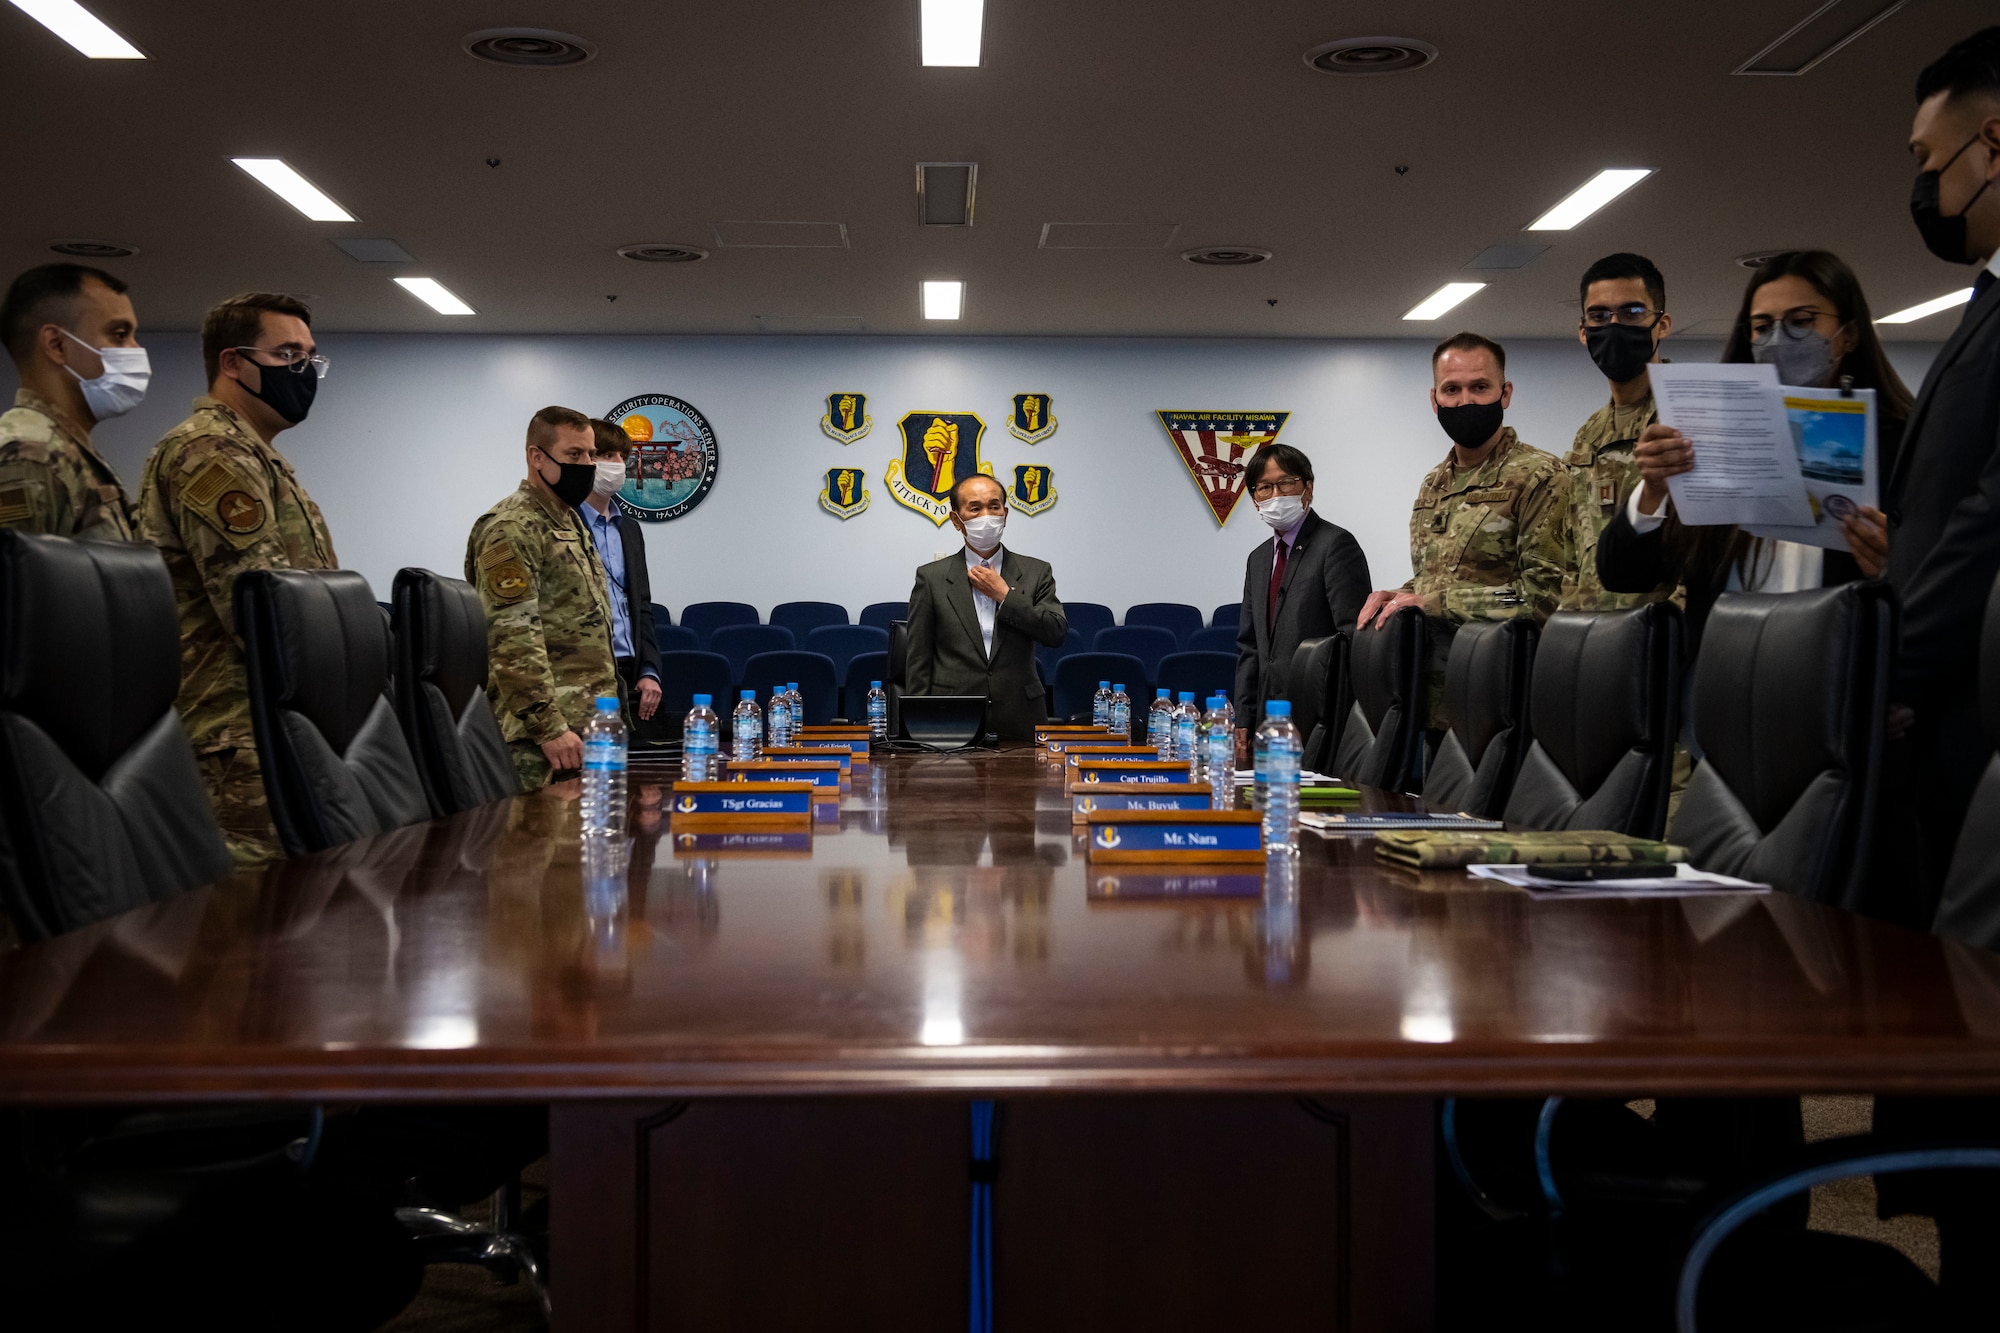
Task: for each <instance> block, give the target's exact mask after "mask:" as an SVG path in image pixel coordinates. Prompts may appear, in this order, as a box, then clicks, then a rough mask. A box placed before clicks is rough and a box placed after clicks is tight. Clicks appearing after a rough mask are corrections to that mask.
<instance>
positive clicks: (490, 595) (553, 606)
mask: <svg viewBox="0 0 2000 1333" xmlns="http://www.w3.org/2000/svg"><path fill="white" fill-rule="evenodd" d="M552 411H553V410H552V409H548V408H544V409H543V412H544V413H549V412H552ZM541 415H542V414H541V413H538V414H537V421H538V422H539V421H540V419H541ZM571 415H575V416H576V417H577V419H578V420H579V421H581V422H583V423H584V424H583V427H582V443H583V448H584V454H583V456H584V457H586V458H587V457H589V448H590V445H591V435H590V432H589V419H588V418H586V417H583V416H582V415H581V414H580V413H576V414H571ZM563 422H564V424H565V425H567V418H564V419H563ZM533 431H534V428H533V427H531V428H530V432H531V433H530V439H531V440H532V439H534V438H535V435H534V433H533ZM550 447H551V448H555V447H556V446H555V445H554V444H553V443H552V444H551V445H550ZM538 449H539V446H531V449H530V453H531V454H532V453H534V452H536V451H538ZM551 461H553V460H551ZM529 466H530V467H536V466H538V464H537V462H536V461H534V460H533V459H532V458H531V460H530V463H529ZM465 577H466V580H467V581H468V582H470V583H472V584H473V585H474V586H476V587H477V588H478V589H479V599H480V601H481V603H482V604H483V605H484V606H485V608H486V659H487V663H488V666H487V678H486V692H487V695H488V696H489V697H490V698H491V699H492V700H493V709H494V712H495V713H497V714H498V715H499V718H500V734H501V735H503V736H505V737H506V738H507V744H508V747H509V748H510V749H511V750H512V751H513V753H514V770H515V772H516V773H517V774H519V776H520V779H521V788H522V790H523V791H534V790H536V789H537V788H539V787H542V786H544V785H546V784H547V782H548V780H549V775H550V772H551V766H550V763H549V759H548V756H547V755H546V754H545V752H544V750H543V747H544V746H545V745H548V744H549V743H550V742H553V741H556V740H558V739H559V738H561V737H562V736H564V735H565V734H567V733H570V732H575V733H576V734H577V735H579V736H581V735H582V733H583V729H584V727H585V725H586V724H587V723H588V722H589V720H590V715H591V712H592V710H593V708H594V707H595V704H596V699H597V696H598V695H600V694H612V695H615V694H617V693H618V668H617V664H616V662H615V661H614V660H613V658H612V655H611V603H610V601H609V600H608V594H607V593H606V592H605V586H604V566H603V564H602V563H601V562H600V561H599V560H598V558H597V546H596V544H595V543H594V542H592V541H591V540H590V535H589V534H588V533H586V532H585V531H584V530H583V526H582V524H580V523H579V522H578V521H577V517H576V510H575V509H574V508H573V507H572V506H570V505H567V504H564V503H563V502H562V501H561V500H559V499H557V498H555V496H554V495H552V494H547V493H545V490H544V488H538V487H537V486H535V485H534V483H533V482H532V481H523V482H522V483H521V485H520V487H519V488H518V489H517V490H515V491H514V493H513V494H511V495H509V496H508V497H507V498H505V499H504V500H502V501H500V503H498V504H496V505H494V506H493V507H492V508H491V509H489V510H487V511H486V512H485V513H484V514H482V515H480V517H479V519H478V521H477V522H475V523H474V524H473V525H472V535H471V536H470V537H469V538H468V539H467V541H466V545H465ZM580 754H581V752H580V751H579V757H580Z"/></svg>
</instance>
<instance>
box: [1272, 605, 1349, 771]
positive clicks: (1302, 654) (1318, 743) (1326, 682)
mask: <svg viewBox="0 0 2000 1333" xmlns="http://www.w3.org/2000/svg"><path fill="white" fill-rule="evenodd" d="M1340 646H1341V645H1340V639H1339V636H1338V635H1334V634H1329V635H1326V636H1325V637H1323V638H1318V639H1305V640H1302V641H1301V642H1300V643H1299V646H1298V647H1297V648H1295V649H1293V650H1292V660H1291V663H1290V665H1289V666H1288V667H1287V668H1286V670H1285V677H1284V681H1283V686H1282V692H1280V693H1274V694H1273V695H1272V696H1271V697H1272V698H1274V699H1287V700H1290V701H1291V705H1292V725H1293V726H1295V727H1297V728H1298V729H1299V746H1300V750H1299V763H1300V765H1301V766H1302V767H1304V768H1307V769H1310V770H1312V771H1313V772H1316V773H1317V772H1321V771H1323V770H1322V768H1321V766H1320V764H1319V762H1318V761H1319V760H1320V759H1323V758H1325V757H1326V756H1328V755H1330V754H1332V753H1333V746H1332V743H1331V742H1330V741H1329V740H1328V739H1327V727H1328V724H1329V723H1334V722H1337V720H1338V715H1337V714H1335V713H1334V712H1333V710H1332V709H1331V708H1330V707H1329V705H1328V699H1329V697H1330V695H1331V693H1332V691H1333V689H1334V680H1333V677H1334V673H1335V668H1336V665H1337V662H1336V658H1337V654H1338V650H1339V648H1340Z"/></svg>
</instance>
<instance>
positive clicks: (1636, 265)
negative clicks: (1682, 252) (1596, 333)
mask: <svg viewBox="0 0 2000 1333" xmlns="http://www.w3.org/2000/svg"><path fill="white" fill-rule="evenodd" d="M1621 278H1637V279H1638V280H1639V281H1640V282H1643V283H1645V284H1646V299H1647V300H1648V301H1651V302H1652V303H1653V309H1655V310H1665V309H1666V308H1667V280H1666V279H1665V278H1663V277H1661V276H1660V270H1659V269H1658V267H1656V266H1655V265H1654V263H1653V261H1652V260H1650V259H1648V258H1646V256H1644V255H1635V254H1630V253H1627V252H1626V251H1624V250H1620V251H1619V252H1618V253H1617V254H1615V255H1606V256H1604V258H1602V259H1600V260H1598V261H1597V262H1596V263H1595V264H1592V265H1591V266H1590V267H1589V268H1587V269H1585V270H1584V271H1583V281H1582V282H1579V283H1578V284H1577V285H1576V303H1577V305H1578V306H1579V307H1580V306H1582V304H1583V303H1584V302H1585V301H1587V300H1589V299H1590V284H1591V283H1593V282H1617V281H1618V280H1619V279H1621Z"/></svg>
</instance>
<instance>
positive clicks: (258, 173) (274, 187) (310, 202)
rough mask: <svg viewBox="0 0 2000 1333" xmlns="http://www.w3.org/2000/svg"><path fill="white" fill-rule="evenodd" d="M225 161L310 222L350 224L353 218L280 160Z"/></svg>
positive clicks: (268, 158) (261, 158)
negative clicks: (232, 164) (250, 177)
mask: <svg viewBox="0 0 2000 1333" xmlns="http://www.w3.org/2000/svg"><path fill="white" fill-rule="evenodd" d="M229 160H230V161H231V162H234V163H235V164H236V165H237V166H239V167H241V168H243V169H244V170H245V171H247V172H249V173H250V174H251V175H252V176H254V177H256V179H257V181H258V183H259V184H261V185H262V186H263V187H264V188H265V189H267V190H269V191H270V192H271V193H272V194H275V195H277V196H278V198H280V199H282V200H284V201H285V202H286V203H288V204H290V205H291V206H292V207H293V208H296V209H298V210H299V212H301V213H303V214H305V215H306V216H307V217H309V218H311V219H312V220H313V221H314V222H352V221H354V215H353V214H351V213H349V212H348V211H347V210H346V209H344V208H342V207H341V206H340V205H339V204H336V203H335V202H334V201H333V200H332V199H331V198H329V197H328V196H327V194H326V192H325V191H324V190H322V189H320V188H319V186H317V185H314V184H313V183H312V182H311V181H309V180H307V179H306V178H305V177H304V176H301V175H299V173H298V172H296V171H294V170H292V168H291V166H290V165H289V164H288V163H287V162H286V161H285V160H284V159H283V158H281V157H232V158H230V159H229Z"/></svg>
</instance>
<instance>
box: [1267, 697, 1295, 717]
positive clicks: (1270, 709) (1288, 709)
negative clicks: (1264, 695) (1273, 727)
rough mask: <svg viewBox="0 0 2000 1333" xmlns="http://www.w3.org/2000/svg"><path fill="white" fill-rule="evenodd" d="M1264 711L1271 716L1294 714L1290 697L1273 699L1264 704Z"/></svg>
mask: <svg viewBox="0 0 2000 1333" xmlns="http://www.w3.org/2000/svg"><path fill="white" fill-rule="evenodd" d="M1264 712H1265V714H1266V715H1267V716H1270V717H1290V716H1291V715H1292V701H1291V700H1290V699H1273V700H1271V701H1270V702H1269V703H1267V704H1265V705H1264Z"/></svg>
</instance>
